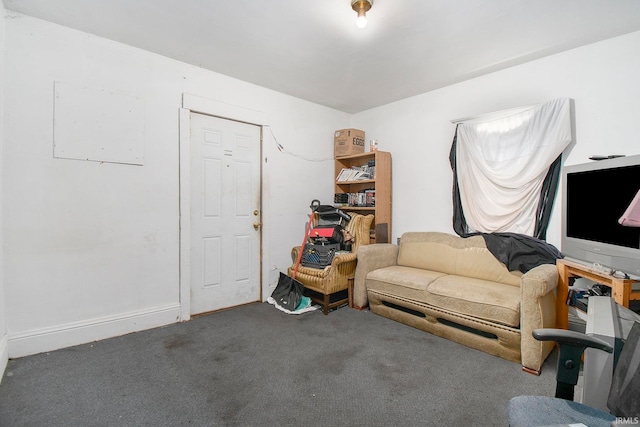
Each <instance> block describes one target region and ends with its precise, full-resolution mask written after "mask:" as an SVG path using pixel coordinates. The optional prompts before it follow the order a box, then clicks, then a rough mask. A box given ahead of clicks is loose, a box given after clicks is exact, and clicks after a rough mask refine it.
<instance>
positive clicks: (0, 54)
mask: <svg viewBox="0 0 640 427" xmlns="http://www.w3.org/2000/svg"><path fill="white" fill-rule="evenodd" d="M4 16H5V8H4V5H3V4H2V3H0V17H2V19H0V118H1V117H2V111H3V105H4V28H5V19H4ZM3 128H4V127H3V121H2V120H1V119H0V165H1V164H2V146H3V145H4V133H3ZM2 194H3V190H2V173H0V230H2V199H3V197H2ZM3 236H4V233H0V382H2V378H3V377H4V370H5V368H6V366H7V362H8V357H9V349H8V345H7V344H8V337H7V327H6V320H5V302H4V269H3V263H2V259H3V256H2V254H3V251H2V248H3V246H4V239H3Z"/></svg>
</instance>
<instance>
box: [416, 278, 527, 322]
mask: <svg viewBox="0 0 640 427" xmlns="http://www.w3.org/2000/svg"><path fill="white" fill-rule="evenodd" d="M427 291H428V293H429V298H428V301H425V302H428V303H429V304H431V305H434V306H436V307H440V308H445V309H447V310H450V311H455V312H457V313H461V314H466V315H468V316H472V317H477V318H479V319H484V320H488V321H490V322H494V323H500V324H503V325H507V326H511V327H514V328H517V327H519V326H520V288H517V287H515V286H508V285H507V286H505V285H504V284H502V283H496V282H492V281H488V280H482V279H474V278H472V277H463V276H455V275H447V276H443V277H440V278H438V280H434V281H433V282H431V283H430V284H429V286H428V287H427Z"/></svg>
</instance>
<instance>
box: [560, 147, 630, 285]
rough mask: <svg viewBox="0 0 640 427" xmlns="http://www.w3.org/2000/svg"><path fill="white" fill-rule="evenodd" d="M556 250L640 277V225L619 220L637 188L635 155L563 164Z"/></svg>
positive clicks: (571, 256) (588, 262) (575, 258)
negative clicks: (560, 208) (577, 163)
mask: <svg viewBox="0 0 640 427" xmlns="http://www.w3.org/2000/svg"><path fill="white" fill-rule="evenodd" d="M562 178H563V179H562V236H561V252H562V253H563V255H565V256H566V257H568V258H571V259H574V260H577V261H581V262H583V263H586V264H594V263H597V264H600V265H602V266H604V267H608V268H611V269H613V270H619V271H622V272H625V273H627V274H629V275H631V276H634V277H636V278H637V277H640V227H628V226H623V225H621V224H620V223H619V220H620V218H621V217H622V216H623V214H624V213H625V212H626V211H627V210H628V208H629V205H630V204H631V202H632V201H633V200H634V197H635V196H636V195H637V194H638V191H640V155H637V156H629V157H617V158H613V159H606V160H599V161H593V162H591V163H585V164H580V165H571V166H565V167H564V168H563V171H562Z"/></svg>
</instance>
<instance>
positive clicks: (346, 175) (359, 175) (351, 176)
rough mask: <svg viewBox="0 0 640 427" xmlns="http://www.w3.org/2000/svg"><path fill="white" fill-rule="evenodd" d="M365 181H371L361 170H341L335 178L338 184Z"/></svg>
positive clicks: (367, 173) (365, 172)
mask: <svg viewBox="0 0 640 427" xmlns="http://www.w3.org/2000/svg"><path fill="white" fill-rule="evenodd" d="M365 179H371V176H370V175H369V172H368V171H364V170H362V169H361V168H343V169H342V170H341V171H340V173H339V174H338V176H337V177H336V181H338V182H348V181H362V180H365Z"/></svg>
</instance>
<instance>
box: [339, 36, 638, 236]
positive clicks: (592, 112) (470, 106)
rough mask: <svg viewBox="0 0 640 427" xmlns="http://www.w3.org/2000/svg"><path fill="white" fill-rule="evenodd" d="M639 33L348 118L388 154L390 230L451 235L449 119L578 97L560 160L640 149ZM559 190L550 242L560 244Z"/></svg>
mask: <svg viewBox="0 0 640 427" xmlns="http://www.w3.org/2000/svg"><path fill="white" fill-rule="evenodd" d="M638 52H640V32H636V33H632V34H629V35H625V36H622V37H617V38H614V39H609V40H606V41H603V42H600V43H595V44H592V45H588V46H585V47H582V48H579V49H574V50H570V51H567V52H564V53H560V54H556V55H553V56H550V57H547V58H543V59H540V60H537V61H533V62H529V63H526V64H523V65H519V66H516V67H513V68H509V69H506V70H503V71H499V72H495V73H492V74H490V75H487V76H483V77H479V78H475V79H473V80H468V81H465V82H463V83H460V84H456V85H452V86H449V87H445V88H443V89H440V90H436V91H432V92H429V93H425V94H422V95H419V96H415V97H412V98H408V99H405V100H402V101H399V102H395V103H392V104H388V105H385V106H382V107H379V108H375V109H372V110H368V111H365V112H362V113H359V114H356V115H355V116H354V117H353V121H352V124H353V126H354V127H356V128H359V129H364V130H365V131H366V133H367V139H371V138H376V139H378V140H379V149H380V150H387V151H391V152H392V155H393V235H394V241H395V238H396V237H399V236H400V235H401V234H402V233H403V232H405V231H413V230H416V231H417V230H434V231H444V232H451V233H453V227H452V202H451V182H452V178H451V177H452V175H451V169H450V167H449V160H448V156H449V149H450V147H451V142H452V138H453V134H454V130H455V126H454V125H453V124H451V122H450V121H451V120H454V119H459V118H463V117H468V116H473V115H476V114H481V113H488V112H492V111H498V110H503V109H507V108H512V107H518V106H525V105H531V104H536V103H542V102H545V101H548V100H550V99H554V98H560V97H568V98H572V99H574V100H575V120H576V134H575V144H572V145H571V146H570V147H569V149H568V151H567V153H568V155H566V154H567V153H565V157H564V163H565V164H578V163H585V162H588V161H589V160H588V157H589V156H590V155H592V154H614V153H615V154H626V155H632V154H639V153H640V137H639V135H640V120H639V118H640V84H639V82H640V80H639V79H640V77H639V76H640V55H638ZM560 200H561V199H560V194H558V197H557V198H556V203H555V205H554V212H553V215H552V218H551V223H550V226H549V231H548V234H547V240H548V241H549V242H550V243H552V244H554V245H556V246H558V247H559V246H560V209H559V208H560Z"/></svg>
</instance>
